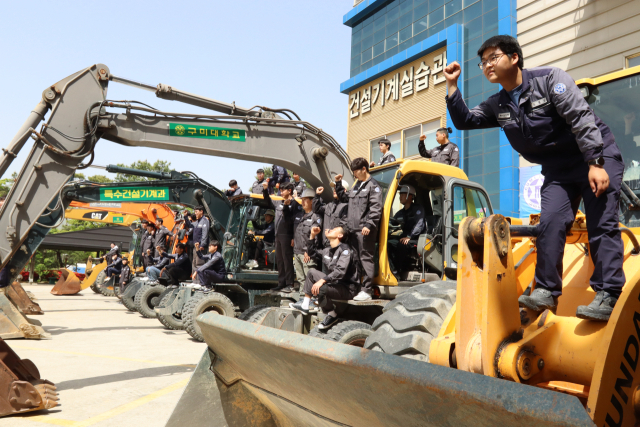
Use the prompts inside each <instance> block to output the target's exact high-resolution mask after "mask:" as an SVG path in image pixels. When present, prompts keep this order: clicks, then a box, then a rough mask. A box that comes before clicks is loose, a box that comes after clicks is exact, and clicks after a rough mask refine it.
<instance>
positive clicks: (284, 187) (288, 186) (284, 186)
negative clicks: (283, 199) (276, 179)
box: [280, 182, 296, 191]
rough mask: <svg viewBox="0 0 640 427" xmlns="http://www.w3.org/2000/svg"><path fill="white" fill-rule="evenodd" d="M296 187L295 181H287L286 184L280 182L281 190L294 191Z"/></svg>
mask: <svg viewBox="0 0 640 427" xmlns="http://www.w3.org/2000/svg"><path fill="white" fill-rule="evenodd" d="M295 188H296V186H295V185H293V182H285V183H284V184H280V190H289V191H293V190H294V189H295Z"/></svg>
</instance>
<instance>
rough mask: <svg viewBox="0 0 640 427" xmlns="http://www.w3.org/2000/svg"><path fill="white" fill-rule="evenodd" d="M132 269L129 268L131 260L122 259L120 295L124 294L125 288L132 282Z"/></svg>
mask: <svg viewBox="0 0 640 427" xmlns="http://www.w3.org/2000/svg"><path fill="white" fill-rule="evenodd" d="M131 277H132V274H131V269H130V268H129V260H128V259H127V258H123V259H122V270H120V294H122V293H123V292H124V288H125V287H126V286H127V285H128V284H129V282H131Z"/></svg>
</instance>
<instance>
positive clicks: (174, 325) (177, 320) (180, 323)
mask: <svg viewBox="0 0 640 427" xmlns="http://www.w3.org/2000/svg"><path fill="white" fill-rule="evenodd" d="M178 290H179V289H171V292H168V293H166V294H165V296H164V297H163V298H162V299H161V300H160V304H159V305H162V306H166V305H167V304H169V299H171V297H172V296H173V294H174V292H176V293H177V292H178ZM156 317H157V318H158V320H159V321H160V323H162V324H163V325H164V327H165V328H167V329H172V330H174V331H182V330H183V329H184V320H182V315H181V314H177V313H173V314H169V315H161V314H158V313H156Z"/></svg>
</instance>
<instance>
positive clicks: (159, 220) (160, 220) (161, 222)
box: [156, 218, 164, 224]
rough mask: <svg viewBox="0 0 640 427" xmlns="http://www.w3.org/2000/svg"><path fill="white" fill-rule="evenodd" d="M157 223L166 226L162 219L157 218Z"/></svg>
mask: <svg viewBox="0 0 640 427" xmlns="http://www.w3.org/2000/svg"><path fill="white" fill-rule="evenodd" d="M156 222H159V223H160V224H164V221H163V220H162V218H156Z"/></svg>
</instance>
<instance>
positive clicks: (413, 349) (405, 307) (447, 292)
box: [364, 281, 456, 362]
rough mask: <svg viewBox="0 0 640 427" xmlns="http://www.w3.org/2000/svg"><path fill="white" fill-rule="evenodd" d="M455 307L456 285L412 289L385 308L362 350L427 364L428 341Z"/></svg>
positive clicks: (445, 284) (436, 283)
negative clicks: (379, 352)
mask: <svg viewBox="0 0 640 427" xmlns="http://www.w3.org/2000/svg"><path fill="white" fill-rule="evenodd" d="M455 303H456V283H455V282H444V281H437V282H430V283H425V284H422V285H417V286H414V287H413V288H411V289H410V290H408V291H407V292H405V293H403V294H400V295H399V296H398V297H397V298H396V299H395V300H393V301H392V302H390V303H389V304H387V305H386V306H385V308H384V310H383V313H382V315H380V316H379V317H378V318H377V319H376V320H375V321H374V322H373V325H372V331H373V333H372V334H371V336H370V337H369V338H367V341H366V342H365V345H364V348H367V349H369V350H374V351H382V352H384V353H389V354H395V355H398V356H402V357H407V358H410V359H416V360H420V361H423V362H428V361H429V347H430V346H431V340H432V339H433V338H435V337H437V336H438V333H439V332H440V328H441V327H442V323H443V322H444V319H445V318H446V317H447V315H448V314H449V311H450V310H451V308H452V307H453V306H454V305H455Z"/></svg>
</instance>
